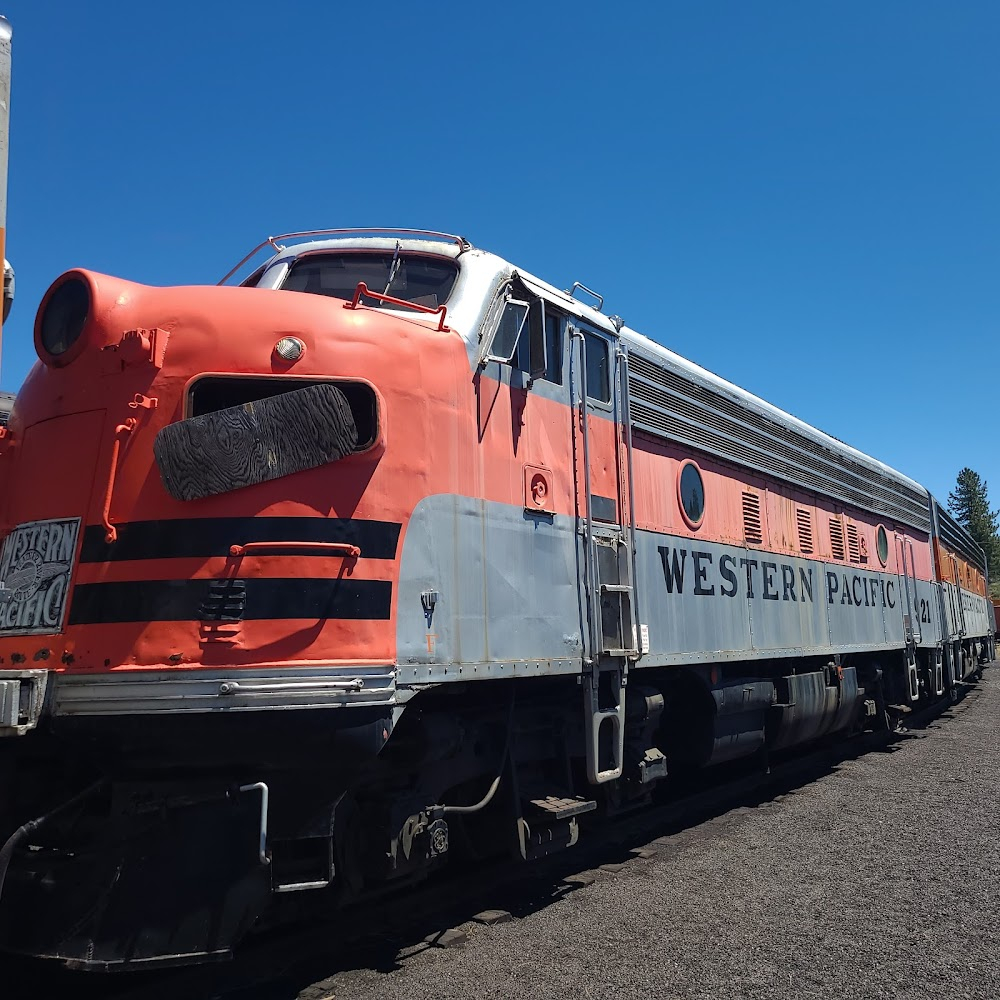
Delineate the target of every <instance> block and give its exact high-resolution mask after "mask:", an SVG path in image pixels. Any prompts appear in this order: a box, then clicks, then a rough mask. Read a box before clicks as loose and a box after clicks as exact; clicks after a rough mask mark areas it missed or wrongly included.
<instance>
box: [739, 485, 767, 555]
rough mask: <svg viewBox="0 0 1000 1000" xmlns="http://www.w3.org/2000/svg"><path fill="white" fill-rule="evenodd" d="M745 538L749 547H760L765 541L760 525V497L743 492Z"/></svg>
mask: <svg viewBox="0 0 1000 1000" xmlns="http://www.w3.org/2000/svg"><path fill="white" fill-rule="evenodd" d="M743 537H744V538H745V539H746V540H747V544H749V545H760V543H761V542H763V541H764V532H763V530H762V526H761V523H760V496H759V494H757V493H750V492H749V491H746V490H745V491H744V492H743Z"/></svg>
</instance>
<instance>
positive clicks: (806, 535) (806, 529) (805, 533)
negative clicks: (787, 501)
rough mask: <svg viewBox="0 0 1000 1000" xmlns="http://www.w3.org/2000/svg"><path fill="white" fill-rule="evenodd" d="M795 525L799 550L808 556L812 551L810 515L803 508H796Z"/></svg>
mask: <svg viewBox="0 0 1000 1000" xmlns="http://www.w3.org/2000/svg"><path fill="white" fill-rule="evenodd" d="M795 523H796V525H797V526H798V529H799V550H800V551H801V552H802V553H804V554H805V555H810V554H811V553H812V550H813V526H812V513H811V512H810V511H808V510H806V508H805V507H796V508H795Z"/></svg>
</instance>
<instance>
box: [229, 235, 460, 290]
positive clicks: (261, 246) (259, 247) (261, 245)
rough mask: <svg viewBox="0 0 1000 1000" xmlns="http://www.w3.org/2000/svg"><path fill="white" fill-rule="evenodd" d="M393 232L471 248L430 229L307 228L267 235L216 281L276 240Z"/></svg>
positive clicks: (231, 272) (279, 250)
mask: <svg viewBox="0 0 1000 1000" xmlns="http://www.w3.org/2000/svg"><path fill="white" fill-rule="evenodd" d="M394 233H399V234H406V235H409V236H423V237H426V238H428V239H430V238H433V237H438V238H439V239H444V240H447V241H448V242H449V243H455V244H457V246H458V248H459V250H460V251H462V252H464V251H465V250H471V249H472V244H471V243H470V242H469V241H468V240H467V239H466V238H465V237H464V236H454V235H453V234H451V233H436V232H434V230H432V229H393V228H391V227H389V228H386V229H378V228H368V229H307V230H305V231H304V232H301V233H282V234H281V235H280V236H268V238H267V239H266V240H263V241H262V242H260V243H258V244H257V246H255V247H254V248H253V250H251V251H250V253H248V254H247V255H246V256H245V257H244V258H243V259H242V260H241V261H240V262H239V263H238V264H237V265H236V266H235V267H234V268H233V269H232V270H231V271H229V272H228V273H227V274H226V276H225V277H224V278H223V279H222V280H221V281H220V282H218V284H220V285H224V284H225V283H226V282H227V281H228V280H229V279H230V278H231V277H232V276H233V275H234V274H235V273H236V272H237V271H238V270H239V269H240V268H241V267H242V266H243V265H244V264H245V263H246V262H247V261H248V260H249V259H250V258H251V257H253V255H254V254H255V253H257V251H258V250H263V249H264V247H266V246H267V245H268V243H270V244H271V246H273V247H274V248H275V250H277V251H278V252H279V253H280V252H281V251H282V250H283V249H284V247H281V246H278V242H277V241H278V240H298V239H304V238H305V237H306V236H350V235H352V234H353V235H374V234H384V235H386V236H388V235H390V234H394Z"/></svg>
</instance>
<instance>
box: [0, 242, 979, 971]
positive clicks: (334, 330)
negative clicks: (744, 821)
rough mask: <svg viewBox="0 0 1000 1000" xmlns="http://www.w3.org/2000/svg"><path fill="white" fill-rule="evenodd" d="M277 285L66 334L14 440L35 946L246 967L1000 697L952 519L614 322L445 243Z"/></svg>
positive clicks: (139, 305) (348, 245) (27, 894)
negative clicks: (340, 923) (457, 884)
mask: <svg viewBox="0 0 1000 1000" xmlns="http://www.w3.org/2000/svg"><path fill="white" fill-rule="evenodd" d="M261 251H264V253H265V256H266V259H265V261H264V263H263V264H261V266H259V267H257V268H256V270H254V271H253V272H252V273H251V274H250V275H249V277H247V278H246V279H245V280H243V281H242V282H240V283H239V284H238V285H234V284H231V283H230V284H227V283H226V280H227V279H224V281H223V282H222V283H220V285H219V286H197V287H174V288H155V287H149V286H144V285H139V284H134V283H131V282H128V281H125V280H121V279H119V278H114V277H109V276H106V275H103V274H96V273H93V272H90V271H86V270H72V271H69V272H67V273H66V274H64V275H62V276H61V277H59V278H58V279H57V280H56V281H55V282H54V284H53V285H52V286H51V288H50V289H49V290H48V292H47V293H46V294H45V296H44V298H43V300H42V302H41V305H40V307H39V310H38V314H37V319H36V323H35V346H36V349H37V353H38V357H39V360H38V362H37V363H36V364H35V366H34V367H33V369H32V370H31V372H30V374H29V376H28V378H27V380H26V381H25V383H24V386H23V387H22V389H21V391H20V393H19V394H18V396H17V400H16V403H15V405H14V408H13V412H12V414H11V416H10V421H9V423H8V426H7V428H6V431H5V433H4V435H3V437H2V438H0V469H2V480H3V483H4V490H3V493H2V496H0V504H2V507H0V521H2V538H3V543H2V550H0V579H2V582H3V587H2V592H0V602H2V604H0V844H3V846H2V848H0V947H2V948H3V949H5V950H7V951H10V952H20V953H25V954H30V955H35V956H44V957H50V958H54V959H59V960H62V961H63V962H66V963H69V964H70V965H74V966H77V967H84V968H98V969H107V968H111V967H121V966H148V965H149V964H151V963H157V962H161V963H165V962H179V961H197V960H201V959H205V958H208V957H213V956H219V955H226V954H229V953H230V951H231V949H232V948H233V947H234V945H235V944H236V943H237V942H238V941H239V940H240V939H241V938H242V937H243V936H244V935H245V934H246V933H247V932H248V931H250V930H251V929H253V928H255V927H259V926H262V925H264V924H266V923H267V922H268V921H269V920H272V919H276V918H277V916H279V915H280V914H282V913H284V912H285V909H286V908H289V907H296V906H298V905H300V904H304V903H305V902H307V901H315V902H316V903H318V904H321V905H322V906H324V907H337V906H340V905H342V904H344V903H346V902H347V901H350V900H358V899H364V898H365V896H366V895H369V894H373V893H378V892H381V891H383V890H384V889H385V888H386V887H391V886H392V885H394V884H395V885H399V886H403V885H406V884H407V883H412V882H415V881H417V880H420V879H423V878H425V877H427V876H428V875H429V874H431V873H432V872H434V870H435V869H437V868H439V867H441V866H442V865H445V864H446V863H447V862H448V860H449V858H456V857H460V858H462V859H463V861H464V862H468V863H474V862H475V860H476V859H481V858H485V857H490V856H496V855H502V854H504V853H505V852H511V853H513V854H514V855H515V856H520V857H522V858H524V859H526V860H530V859H533V858H536V857H540V856H543V855H546V854H549V853H551V852H553V851H557V850H561V849H565V848H567V847H571V846H572V845H573V844H575V843H576V842H577V840H578V839H579V838H580V837H581V836H585V835H586V833H587V831H588V829H591V828H592V826H593V825H594V824H596V823H598V822H599V821H600V820H601V819H603V818H605V817H610V816H613V815H615V814H617V813H621V812H623V811H626V810H630V809H634V808H637V807H640V806H642V805H643V804H645V803H647V802H649V801H650V800H651V799H652V798H653V796H654V795H656V794H657V793H658V791H660V790H662V789H665V788H670V787H671V786H672V784H673V783H675V782H676V781H678V780H683V781H684V782H685V783H686V784H685V786H686V787H687V786H688V784H689V783H690V782H694V783H695V784H697V782H698V781H701V780H708V775H709V774H710V773H711V768H712V766H713V765H716V764H719V763H721V762H725V761H733V760H736V759H738V758H741V757H753V756H754V755H757V756H758V757H759V758H760V759H763V757H764V755H765V754H769V753H772V752H775V751H787V750H789V749H790V748H794V747H797V746H800V745H806V744H809V743H812V742H814V741H816V740H819V739H821V738H832V737H835V736H847V735H849V734H851V733H854V732H857V731H859V730H862V729H865V728H878V727H886V728H890V729H891V728H893V727H895V726H896V725H897V724H898V723H899V721H900V720H901V719H904V718H905V717H906V715H907V714H908V713H909V712H911V711H912V710H913V709H914V708H916V707H918V706H922V705H928V704H930V703H932V702H934V701H936V700H938V699H947V698H948V697H949V696H954V695H955V692H956V691H957V690H958V688H959V686H960V685H961V684H962V683H963V682H965V681H968V680H970V679H972V678H973V677H974V676H976V675H977V674H978V673H979V671H980V670H981V669H982V666H983V665H984V664H985V663H986V662H988V661H990V660H992V659H993V656H994V645H993V628H994V624H993V611H992V607H991V605H990V603H989V601H988V597H987V594H988V590H987V579H986V563H985V559H984V554H983V552H982V550H981V549H979V548H978V547H977V546H976V544H975V543H974V542H973V540H972V539H971V538H970V537H969V535H968V534H967V533H966V532H965V531H964V530H963V529H962V527H961V526H960V525H958V524H957V523H956V522H955V521H954V519H953V518H951V517H950V516H949V515H948V513H947V512H946V511H945V510H943V509H942V508H941V506H940V505H939V504H938V503H937V502H936V500H935V499H934V498H933V497H932V496H931V495H930V494H929V493H928V491H927V490H926V489H924V488H923V487H922V486H920V484H919V483H917V482H914V481H913V480H911V479H909V478H907V477H906V476H904V475H901V474H900V473H898V472H896V471H894V470H893V469H891V468H889V467H887V466H886V465H884V464H882V463H881V462H879V461H877V460H875V459H873V458H870V457H868V456H867V455H864V454H862V453H860V452H858V451H856V450H855V449H853V448H851V447H849V446H847V445H846V444H843V443H842V442H840V441H838V440H835V439H834V438H832V437H830V436H828V435H826V434H824V433H822V432H820V431H818V430H816V429H815V428H813V427H811V426H808V425H807V424H805V423H803V422H802V421H800V420H798V419H796V418H795V417H793V416H790V415H789V414H787V413H784V412H782V411H781V410H780V409H778V408H776V407H774V406H772V405H770V404H768V403H766V402H765V401H763V400H762V399H759V398H757V397H756V396H754V395H752V394H751V393H749V392H747V391H745V390H744V389H741V388H739V387H738V386H737V385H735V384H733V383H731V382H728V381H726V380H725V379H723V378H720V377H718V376H716V375H714V374H712V373H711V372H709V371H706V370H704V369H703V368H700V367H698V366H697V365H695V364H693V363H691V362H690V361H687V360H685V359H684V358H682V357H680V356H678V355H677V354H675V353H673V352H671V351H670V350H669V349H667V348H666V347H664V346H661V344H659V343H656V342H654V341H653V340H651V339H648V338H646V337H645V336H643V335H641V334H640V333H638V332H636V331H633V330H631V329H629V328H628V327H627V326H626V325H625V324H624V323H623V321H622V320H621V319H620V318H619V317H617V316H609V315H607V314H606V313H605V312H604V310H603V300H602V299H601V297H600V296H599V295H597V294H595V293H593V292H591V291H590V290H588V289H586V288H584V287H583V286H580V285H575V286H574V287H573V289H571V290H570V291H569V292H566V291H561V290H559V289H558V288H556V287H554V286H552V285H550V284H547V283H546V282H544V281H542V280H540V279H539V278H537V277H534V276H533V275H531V274H529V273H527V272H526V271H524V270H522V269H520V268H518V267H515V266H513V265H511V264H510V263H508V262H506V261H505V260H502V259H500V258H499V257H497V256H495V255H493V254H491V253H488V252H485V251H483V250H481V249H477V248H476V247H474V246H472V245H471V244H470V243H469V242H468V241H467V240H465V239H463V238H461V237H456V236H450V235H447V234H439V233H429V232H423V231H412V230H327V231H318V232H313V233H297V234H289V235H287V236H282V237H276V238H272V239H271V240H269V241H267V242H266V243H264V244H262V245H261V247H259V248H257V253H258V254H259V253H260V252H261ZM251 258H252V255H251V257H248V258H245V259H244V261H243V262H241V265H238V267H240V266H242V267H244V268H247V267H249V266H250V265H249V264H248V261H250V260H251ZM255 259H256V258H254V260H255ZM240 273H244V272H240ZM229 277H231V275H230V276H229ZM667 333H668V332H667V331H657V335H658V337H659V339H661V340H662V339H666V338H667Z"/></svg>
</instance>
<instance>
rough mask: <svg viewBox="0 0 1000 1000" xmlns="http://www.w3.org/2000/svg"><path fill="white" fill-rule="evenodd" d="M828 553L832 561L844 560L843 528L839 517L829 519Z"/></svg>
mask: <svg viewBox="0 0 1000 1000" xmlns="http://www.w3.org/2000/svg"><path fill="white" fill-rule="evenodd" d="M830 551H831V552H832V553H833V558H834V559H843V558H844V526H843V525H842V524H841V523H840V518H839V517H831V518H830Z"/></svg>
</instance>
